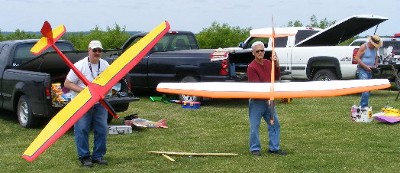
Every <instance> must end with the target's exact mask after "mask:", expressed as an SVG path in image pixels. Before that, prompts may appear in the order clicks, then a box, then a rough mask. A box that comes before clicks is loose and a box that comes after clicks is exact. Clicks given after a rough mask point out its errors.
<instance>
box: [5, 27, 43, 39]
mask: <svg viewBox="0 0 400 173" xmlns="http://www.w3.org/2000/svg"><path fill="white" fill-rule="evenodd" d="M40 37H41V36H40V35H37V34H29V33H26V32H25V31H22V30H19V29H17V30H15V32H13V33H12V34H8V35H5V36H4V39H5V40H22V39H31V38H40Z"/></svg>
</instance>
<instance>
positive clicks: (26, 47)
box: [13, 42, 74, 66]
mask: <svg viewBox="0 0 400 173" xmlns="http://www.w3.org/2000/svg"><path fill="white" fill-rule="evenodd" d="M34 44H35V43H23V44H19V45H17V46H16V48H15V53H14V56H13V66H19V65H21V64H23V63H26V62H28V61H30V60H32V59H34V58H36V57H37V56H35V55H33V54H32V53H31V48H32V47H33V45H34ZM56 45H57V47H58V48H59V49H60V50H61V51H72V50H74V48H73V47H72V45H71V44H68V43H63V42H60V43H56ZM52 51H55V50H54V49H53V48H52V47H49V48H48V49H46V50H45V51H44V52H43V53H46V52H52ZM43 53H42V54H43Z"/></svg>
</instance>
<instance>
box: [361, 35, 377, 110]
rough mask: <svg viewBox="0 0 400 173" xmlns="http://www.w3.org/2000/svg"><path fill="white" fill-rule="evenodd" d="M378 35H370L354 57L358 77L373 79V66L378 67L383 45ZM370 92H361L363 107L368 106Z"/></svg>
mask: <svg viewBox="0 0 400 173" xmlns="http://www.w3.org/2000/svg"><path fill="white" fill-rule="evenodd" d="M382 43H383V42H382V40H381V38H380V37H379V36H378V35H373V36H368V42H367V43H365V44H363V45H361V46H360V49H359V50H358V52H357V54H356V56H355V57H354V59H355V60H356V61H357V64H358V68H357V72H358V78H359V79H371V78H372V70H373V68H376V67H378V59H379V57H378V53H377V52H378V49H379V47H381V46H382ZM369 95H370V94H369V92H363V93H361V101H360V106H361V108H364V107H368V98H369Z"/></svg>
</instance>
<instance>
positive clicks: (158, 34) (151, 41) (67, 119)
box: [22, 21, 170, 162]
mask: <svg viewBox="0 0 400 173" xmlns="http://www.w3.org/2000/svg"><path fill="white" fill-rule="evenodd" d="M169 28H170V26H169V23H168V22H167V21H164V22H162V23H161V24H160V25H158V26H157V27H156V28H154V29H153V30H152V31H151V32H149V33H148V34H147V35H146V36H145V37H143V38H142V39H141V40H139V41H138V42H137V43H136V44H134V45H133V46H131V47H130V48H129V49H127V50H126V51H125V52H124V53H123V54H122V55H121V56H120V57H119V58H118V59H116V60H115V61H114V62H113V63H112V64H111V65H110V66H109V67H108V68H107V69H106V70H105V71H104V72H102V73H101V74H100V75H99V76H97V77H96V79H94V80H93V81H92V82H89V81H87V80H86V79H85V78H84V77H83V75H82V74H81V73H80V72H79V71H78V70H76V69H74V66H73V64H72V63H71V62H70V61H69V60H68V58H66V57H65V55H64V54H63V53H62V52H61V51H60V50H59V49H58V48H57V47H56V46H55V42H56V41H57V40H58V39H59V38H61V36H62V35H63V34H64V33H65V27H64V26H63V25H61V26H59V27H57V28H56V29H54V30H52V29H51V26H50V24H49V23H48V22H45V24H44V25H43V28H42V30H41V32H42V34H43V36H44V37H42V38H41V39H40V40H39V41H38V42H37V43H36V44H35V45H34V46H33V47H32V49H31V52H32V53H33V54H35V55H38V54H40V53H41V52H42V51H43V50H45V49H47V48H49V47H50V46H52V47H53V48H54V49H55V50H56V51H57V53H58V54H59V55H60V56H61V57H62V58H63V60H64V61H65V62H66V63H67V65H68V66H70V67H71V69H72V70H73V71H74V72H75V73H76V74H77V75H78V76H79V77H80V79H82V81H83V82H84V83H85V84H86V85H87V87H86V88H85V89H84V90H82V91H81V92H80V93H79V94H78V95H77V96H76V97H75V98H74V99H73V100H72V101H71V102H70V103H68V104H67V105H66V106H65V107H64V108H63V109H62V110H61V111H60V112H58V113H57V115H55V116H54V117H53V118H52V119H51V120H50V122H49V123H48V124H47V125H46V127H45V128H44V129H43V130H42V131H41V132H40V134H39V135H38V136H37V137H36V139H35V140H34V141H33V142H32V143H31V145H30V146H29V147H28V148H27V149H26V151H25V152H24V153H23V155H22V157H23V158H24V159H25V160H27V161H30V162H32V161H34V160H35V159H36V158H37V157H38V156H39V155H40V154H41V153H43V152H44V151H45V150H46V149H47V148H49V147H50V146H51V145H52V144H53V143H54V142H55V141H57V139H59V138H60V137H61V136H62V135H63V134H64V133H65V132H66V131H68V129H70V128H71V127H72V126H73V125H74V124H75V123H76V122H77V121H78V120H79V119H80V118H81V117H82V116H83V115H84V114H85V113H86V112H87V111H88V110H89V109H90V108H91V107H92V106H93V105H94V104H95V103H97V102H99V101H100V102H101V103H103V105H105V106H106V107H108V106H107V104H106V103H105V101H104V96H105V95H106V94H107V93H108V91H109V90H110V89H111V88H112V87H113V86H114V85H115V84H116V83H117V82H118V81H119V80H121V79H122V78H123V77H124V76H125V75H126V74H127V73H128V72H129V71H130V70H131V69H132V68H133V67H134V66H135V65H136V64H137V63H139V62H140V60H141V59H142V58H143V57H144V56H145V55H146V54H147V53H148V52H149V51H150V50H151V48H152V47H153V46H154V45H155V44H156V43H157V42H158V41H159V40H160V39H161V38H162V37H163V36H164V35H165V33H167V32H168V30H169ZM109 108H110V107H109Z"/></svg>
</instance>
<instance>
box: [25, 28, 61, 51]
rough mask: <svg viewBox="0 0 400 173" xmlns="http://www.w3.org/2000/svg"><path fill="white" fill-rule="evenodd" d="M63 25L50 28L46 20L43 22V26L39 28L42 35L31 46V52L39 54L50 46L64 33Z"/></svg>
mask: <svg viewBox="0 0 400 173" xmlns="http://www.w3.org/2000/svg"><path fill="white" fill-rule="evenodd" d="M65 31H66V30H65V26H64V25H60V26H58V27H57V28H55V29H52V28H51V25H50V23H49V22H48V21H45V22H44V23H43V27H42V29H41V30H40V32H41V33H42V35H43V37H42V38H40V40H39V41H38V42H37V43H36V44H35V45H34V46H33V47H32V48H31V52H32V53H33V54H34V55H39V54H41V53H42V52H43V51H44V50H46V49H47V48H49V47H50V46H52V45H53V44H54V43H55V42H56V41H57V40H58V39H60V38H61V36H62V35H63V34H64V33H65Z"/></svg>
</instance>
